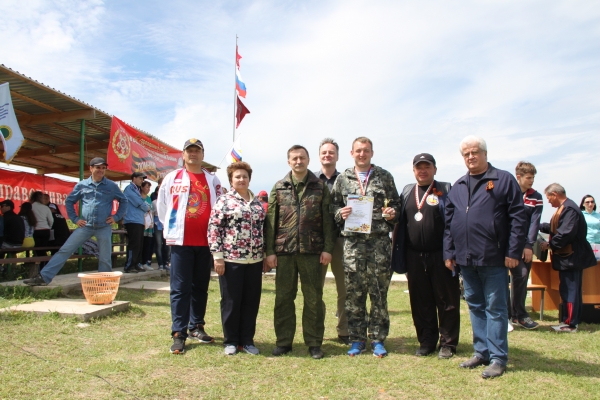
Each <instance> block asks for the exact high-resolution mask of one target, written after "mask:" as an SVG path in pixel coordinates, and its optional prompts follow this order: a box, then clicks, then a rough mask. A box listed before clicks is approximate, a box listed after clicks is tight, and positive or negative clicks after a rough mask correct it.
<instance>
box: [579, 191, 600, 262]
mask: <svg viewBox="0 0 600 400" xmlns="http://www.w3.org/2000/svg"><path fill="white" fill-rule="evenodd" d="M579 208H580V209H581V211H582V212H583V217H584V218H585V223H586V224H587V236H586V239H587V241H588V242H589V243H590V244H600V213H598V212H596V200H595V199H594V197H593V196H592V195H591V194H586V195H585V196H583V199H581V203H580V204H579ZM596 258H598V255H596Z"/></svg>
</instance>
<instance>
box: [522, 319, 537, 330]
mask: <svg viewBox="0 0 600 400" xmlns="http://www.w3.org/2000/svg"><path fill="white" fill-rule="evenodd" d="M517 325H519V326H520V327H521V328H525V329H527V330H533V329H536V328H537V327H538V326H539V324H538V323H537V322H534V321H533V320H532V319H531V318H529V317H527V318H523V319H519V320H517Z"/></svg>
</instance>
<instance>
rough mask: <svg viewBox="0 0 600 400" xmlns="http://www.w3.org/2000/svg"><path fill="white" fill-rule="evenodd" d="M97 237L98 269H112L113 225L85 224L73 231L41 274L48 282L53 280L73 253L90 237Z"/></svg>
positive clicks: (105, 270) (104, 270)
mask: <svg viewBox="0 0 600 400" xmlns="http://www.w3.org/2000/svg"><path fill="white" fill-rule="evenodd" d="M92 236H95V237H96V241H97V242H98V249H99V250H100V257H99V258H98V271H99V272H110V271H112V264H111V260H110V257H111V254H112V226H110V225H106V226H103V227H92V226H84V227H83V228H77V229H75V230H74V231H73V233H72V234H71V236H69V239H67V241H66V242H65V244H63V245H62V247H61V248H60V250H58V252H57V253H56V254H54V256H52V258H51V259H50V261H48V264H46V266H45V267H44V269H43V270H41V271H40V275H42V278H44V281H46V283H50V282H52V279H54V277H55V276H56V274H58V272H59V271H60V270H61V269H62V267H63V265H65V262H66V261H67V260H68V259H69V257H71V255H72V254H73V253H75V252H76V251H77V249H78V248H79V247H80V246H81V245H82V244H83V243H84V242H85V241H86V240H88V239H89V238H91V237H92Z"/></svg>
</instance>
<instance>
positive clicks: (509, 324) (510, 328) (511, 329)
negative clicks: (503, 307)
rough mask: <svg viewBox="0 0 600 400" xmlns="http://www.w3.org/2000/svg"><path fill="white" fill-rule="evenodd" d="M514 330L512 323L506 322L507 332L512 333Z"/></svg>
mask: <svg viewBox="0 0 600 400" xmlns="http://www.w3.org/2000/svg"><path fill="white" fill-rule="evenodd" d="M514 330H515V327H514V326H513V324H512V322H510V320H508V332H512V331H514Z"/></svg>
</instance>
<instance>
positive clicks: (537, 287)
mask: <svg viewBox="0 0 600 400" xmlns="http://www.w3.org/2000/svg"><path fill="white" fill-rule="evenodd" d="M546 289H547V288H546V285H537V284H533V283H532V284H530V285H527V291H533V290H539V291H540V292H542V293H541V295H542V299H541V301H540V321H543V320H544V297H545V294H546Z"/></svg>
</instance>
